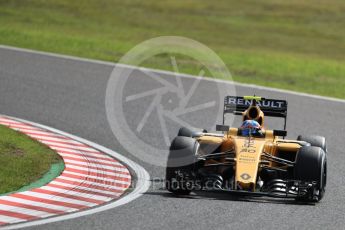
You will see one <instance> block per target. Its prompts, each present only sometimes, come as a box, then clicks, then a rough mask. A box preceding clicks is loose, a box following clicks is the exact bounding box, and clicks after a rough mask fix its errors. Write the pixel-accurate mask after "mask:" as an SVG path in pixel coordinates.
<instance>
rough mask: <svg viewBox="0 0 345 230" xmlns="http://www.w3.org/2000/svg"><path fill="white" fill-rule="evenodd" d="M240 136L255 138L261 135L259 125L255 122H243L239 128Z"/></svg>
mask: <svg viewBox="0 0 345 230" xmlns="http://www.w3.org/2000/svg"><path fill="white" fill-rule="evenodd" d="M240 129H241V130H242V136H257V135H261V134H262V132H261V125H260V124H259V122H257V121H255V120H245V121H244V122H243V123H242V126H241V128H240Z"/></svg>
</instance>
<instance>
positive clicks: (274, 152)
mask: <svg viewBox="0 0 345 230" xmlns="http://www.w3.org/2000/svg"><path fill="white" fill-rule="evenodd" d="M250 109H254V108H253V107H250V108H248V110H247V111H245V112H243V119H244V120H245V119H246V118H247V117H248V116H249V115H248V113H249V110H250ZM255 109H257V110H258V111H257V112H258V113H257V117H256V118H252V119H258V120H260V121H261V124H262V125H263V123H264V117H263V113H262V111H261V110H260V109H259V108H258V107H255ZM263 134H264V135H263V137H244V136H240V135H238V129H237V128H230V129H229V131H228V132H225V135H224V137H215V136H208V135H205V136H201V137H199V138H197V140H198V142H199V143H200V150H199V154H201V155H205V154H211V153H213V152H215V151H216V150H218V151H219V152H233V153H234V156H233V160H234V161H235V162H234V166H233V167H234V178H235V184H236V185H237V186H236V187H234V189H244V190H248V191H255V187H256V183H257V179H258V174H259V172H260V170H261V168H262V167H266V168H272V167H274V168H279V167H281V168H283V167H284V166H282V165H280V164H279V163H275V162H274V161H273V162H272V161H268V160H265V157H267V155H271V156H273V157H275V156H276V157H279V154H285V155H290V156H288V158H291V159H293V161H294V159H295V155H296V153H297V151H298V150H299V148H300V147H301V145H300V144H299V143H298V141H286V140H284V139H281V138H279V137H277V136H274V132H273V130H264V129H263ZM227 161H228V160H227V158H223V159H220V160H217V162H216V160H214V159H212V160H208V161H207V162H206V165H207V164H215V163H227Z"/></svg>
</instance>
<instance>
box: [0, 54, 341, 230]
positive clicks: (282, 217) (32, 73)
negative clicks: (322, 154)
mask: <svg viewBox="0 0 345 230" xmlns="http://www.w3.org/2000/svg"><path fill="white" fill-rule="evenodd" d="M112 70H113V67H112V66H109V65H106V64H102V63H88V62H85V61H78V60H69V59H64V58H57V57H52V56H45V55H42V54H35V53H27V52H20V51H15V50H8V49H4V48H1V49H0V113H1V114H6V115H10V116H15V117H20V118H23V119H27V120H30V121H33V122H38V123H41V124H44V125H48V126H51V127H54V128H57V129H60V130H63V131H66V132H68V133H72V134H74V135H77V136H80V137H83V138H85V139H88V140H91V141H94V142H96V143H99V144H101V145H104V146H106V147H108V148H110V149H113V150H115V151H117V152H119V153H121V154H123V155H124V156H126V157H128V158H130V159H132V160H134V161H136V162H137V163H139V164H140V165H142V166H143V167H144V168H145V169H146V170H147V171H148V172H149V174H150V176H151V178H163V177H164V168H162V167H158V166H157V167H155V166H152V165H150V164H147V163H145V162H142V161H140V160H139V159H137V158H135V157H133V156H132V155H131V154H129V153H127V151H126V150H125V149H124V148H122V147H121V144H120V143H119V142H118V141H117V140H116V139H115V138H114V135H113V134H112V132H111V130H110V128H109V125H108V121H107V118H106V112H105V106H104V98H105V90H106V85H107V81H108V78H109V76H110V73H111V72H112ZM137 72H138V75H140V74H142V73H140V71H137ZM138 84H145V82H142V81H141V82H138ZM205 84H211V83H208V82H206V83H205ZM138 87H139V86H138ZM306 87H312V86H306ZM236 90H237V93H238V95H247V94H249V95H250V94H253V93H256V94H257V95H264V96H266V97H272V98H286V99H287V100H288V101H289V112H288V114H289V120H288V132H289V135H288V137H289V138H296V137H297V135H298V134H307V133H314V134H322V135H324V136H326V138H327V139H328V150H329V151H328V181H327V192H326V195H325V197H324V199H323V200H322V202H320V203H319V204H317V205H299V204H298V205H297V204H294V203H291V202H288V201H278V200H272V199H249V200H241V199H237V198H236V197H229V196H226V195H219V194H199V195H197V196H193V197H179V198H177V197H173V196H171V195H170V194H169V193H167V192H166V191H164V190H162V189H161V186H159V185H156V186H153V187H152V188H151V189H150V190H149V191H147V193H146V194H144V195H143V196H141V197H140V198H138V199H136V200H134V201H132V202H131V203H129V204H126V205H123V206H120V207H117V208H115V209H112V210H108V211H104V212H101V213H97V214H93V215H89V216H84V217H80V218H77V219H72V220H66V221H61V222H56V223H50V224H45V225H41V226H35V227H32V229H42V230H43V229H48V230H50V229H164V228H165V229H210V228H212V229H257V228H259V229H262V228H264V229H290V228H295V229H312V228H313V229H321V228H323V229H325V228H326V229H343V228H344V226H345V219H344V213H345V196H344V191H345V179H344V176H345V152H344V150H343V149H344V148H343V146H344V134H345V120H344V119H343V117H344V114H345V103H342V102H337V101H329V100H322V99H317V98H311V97H305V96H301V95H293V94H287V93H282V92H273V91H269V90H262V89H255V88H251V87H243V86H236ZM138 109H140V107H139V108H138ZM140 112H141V111H131V113H136V114H140ZM128 115H129V116H130V114H128ZM203 119H204V118H203V115H202V114H200V115H199V116H195V117H194V120H195V122H197V123H198V122H200V127H202V125H203V122H204V120H203ZM150 127H151V126H149V128H150ZM153 128H154V127H153ZM151 141H155V140H151Z"/></svg>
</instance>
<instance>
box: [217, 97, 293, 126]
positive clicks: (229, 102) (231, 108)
mask: <svg viewBox="0 0 345 230" xmlns="http://www.w3.org/2000/svg"><path fill="white" fill-rule="evenodd" d="M253 100H255V101H256V105H257V106H259V107H260V109H261V111H262V112H263V113H264V114H265V116H269V117H281V118H284V129H286V120H287V106H288V103H287V101H286V100H277V99H266V98H262V97H255V96H254V97H252V96H248V97H247V96H245V97H237V96H226V97H225V98H224V112H223V124H224V122H225V114H227V113H233V114H235V115H242V112H244V111H246V110H247V109H248V108H249V107H250V106H251V105H252V102H253Z"/></svg>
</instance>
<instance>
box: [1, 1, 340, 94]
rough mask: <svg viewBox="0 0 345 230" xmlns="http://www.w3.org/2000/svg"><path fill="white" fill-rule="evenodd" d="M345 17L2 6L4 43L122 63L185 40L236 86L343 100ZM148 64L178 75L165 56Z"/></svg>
mask: <svg viewBox="0 0 345 230" xmlns="http://www.w3.org/2000/svg"><path fill="white" fill-rule="evenodd" d="M344 12H345V1H343V0H291V1H285V0H259V1H257V0H243V1H235V0H232V1H225V0H219V1H207V0H203V1H198V0H183V1H182V0H181V1H154V0H147V1H139V0H135V1H133V0H132V1H120V0H101V1H99V0H83V1H70V0H56V1H47V0H25V1H23V0H0V43H2V44H8V45H13V46H18V47H25V48H32V49H37V50H43V51H51V52H57V53H64V54H70V55H76V56H82V57H88V58H95V59H101V60H108V61H118V60H119V59H120V58H121V57H122V56H123V55H124V54H125V53H126V52H127V51H128V50H130V49H131V48H132V47H133V46H135V45H136V44H138V43H140V42H142V41H144V40H146V39H150V38H153V37H157V36H164V35H175V36H185V37H188V38H192V39H195V40H197V41H200V42H201V43H203V44H205V45H207V46H209V47H210V48H211V49H213V50H214V51H215V52H216V53H217V54H218V55H219V56H220V57H221V58H222V59H223V60H224V62H225V63H226V65H227V66H228V68H229V69H230V71H231V73H232V75H233V78H234V80H236V81H239V82H245V83H256V84H260V85H265V86H273V87H278V88H284V89H291V90H296V91H301V92H308V93H314V94H320V95H325V96H332V97H338V98H345V90H343V89H344V88H345V30H344V28H345V14H344ZM177 62H178V64H179V65H180V66H181V67H180V70H181V71H183V72H187V73H191V74H197V73H198V68H197V67H198V64H197V63H195V62H193V60H190V59H187V58H183V57H181V58H179V59H178V60H177ZM145 65H146V66H149V67H153V68H158V69H167V70H172V68H171V64H170V62H169V60H168V59H167V56H164V55H163V56H159V57H156V58H153V59H152V60H150V61H148V62H146V63H145Z"/></svg>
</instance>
